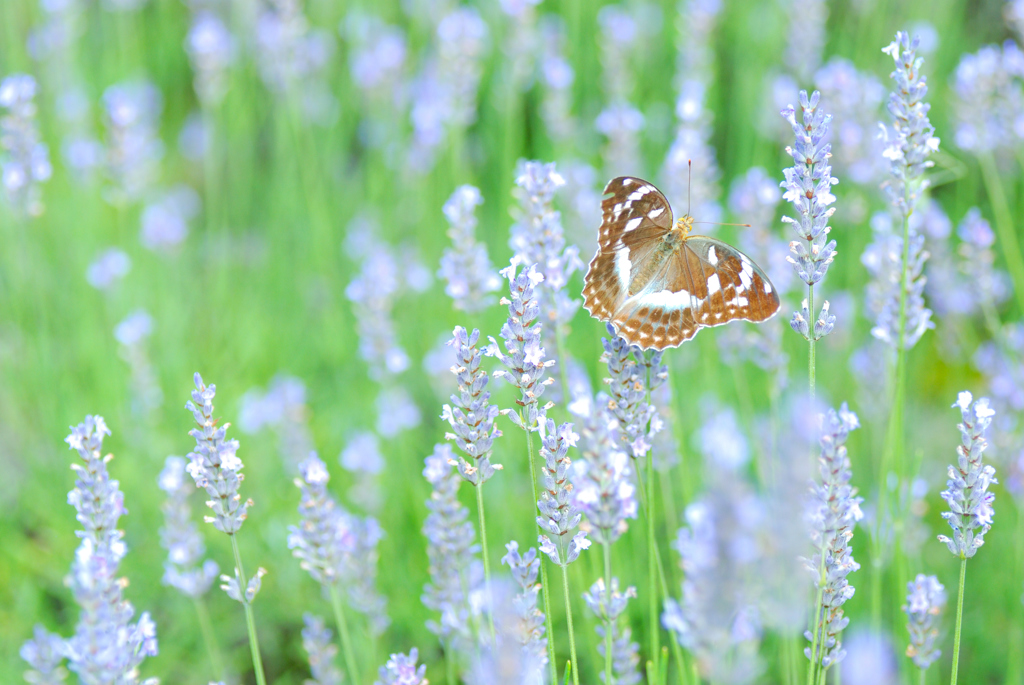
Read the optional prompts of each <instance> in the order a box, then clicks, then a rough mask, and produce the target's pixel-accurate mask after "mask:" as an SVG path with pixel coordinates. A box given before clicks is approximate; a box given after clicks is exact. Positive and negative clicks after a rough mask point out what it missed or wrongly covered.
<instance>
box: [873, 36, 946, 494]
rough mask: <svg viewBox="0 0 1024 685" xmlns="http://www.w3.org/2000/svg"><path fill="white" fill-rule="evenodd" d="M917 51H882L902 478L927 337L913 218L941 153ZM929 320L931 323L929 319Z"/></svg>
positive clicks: (889, 452)
mask: <svg viewBox="0 0 1024 685" xmlns="http://www.w3.org/2000/svg"><path fill="white" fill-rule="evenodd" d="M917 47H918V39H917V38H915V39H913V40H911V39H910V36H909V35H908V34H907V33H906V32H905V31H898V32H897V33H896V40H894V41H893V42H892V43H890V44H889V45H888V46H887V47H885V48H883V50H882V51H883V52H885V53H886V54H887V55H889V56H891V57H892V58H893V60H894V61H895V63H896V69H895V70H894V71H893V72H892V74H891V75H890V76H891V78H892V79H893V81H894V82H895V84H896V88H895V89H894V90H893V92H892V93H891V94H890V95H889V103H888V109H889V113H890V114H891V115H892V126H891V128H887V127H885V126H883V127H882V131H883V132H884V136H885V143H886V145H885V150H884V151H883V153H882V154H883V155H884V156H885V158H886V159H888V160H889V161H890V163H891V167H890V171H889V173H890V178H889V180H888V181H887V182H886V184H885V190H886V193H887V194H888V196H889V200H890V202H891V203H892V205H893V207H894V208H895V210H896V213H897V215H898V216H899V217H900V218H901V220H902V222H903V232H902V237H903V239H902V244H901V247H902V259H901V262H900V281H899V283H900V284H899V315H898V321H897V327H896V332H895V333H896V335H895V340H894V341H893V343H894V344H895V346H896V384H895V389H894V393H895V394H894V397H893V407H892V419H891V421H890V424H889V436H888V438H889V439H888V445H887V447H886V451H885V455H886V457H888V458H891V459H893V460H894V461H895V466H896V474H897V475H898V476H900V477H901V478H902V477H903V476H904V475H905V474H904V473H903V466H904V465H903V447H904V446H903V432H904V431H903V424H904V404H905V403H906V385H907V348H908V347H911V346H913V344H914V343H916V342H917V340H918V339H919V338H920V336H921V333H923V332H924V331H923V330H921V328H920V322H919V319H920V318H921V316H914V317H913V319H914V322H913V323H914V324H915V325H914V326H913V327H912V328H911V330H909V331H908V325H907V324H908V313H909V312H910V308H911V305H915V306H914V307H913V308H914V309H915V310H919V309H923V302H921V303H918V302H917V300H916V299H915V296H916V298H919V297H920V290H921V289H922V288H923V287H924V282H923V279H920V278H914V275H915V274H919V273H920V269H921V261H922V257H921V255H920V239H917V237H916V236H912V235H911V230H910V215H911V214H913V213H914V210H915V209H916V207H917V204H918V202H920V200H921V197H922V195H923V193H924V191H925V190H926V189H927V188H928V181H927V180H926V179H925V178H924V171H925V169H927V168H928V167H930V166H932V165H933V163H932V162H930V161H928V155H930V154H931V153H932V152H935V151H936V150H938V149H939V139H938V138H936V137H935V128H934V127H933V126H932V125H931V122H930V121H928V110H929V109H930V107H931V106H930V105H929V104H928V103H926V102H925V101H924V97H925V95H927V94H928V85H927V83H926V82H925V78H924V76H922V75H921V64H922V63H923V62H924V59H923V58H921V57H918V56H917ZM912 252H913V253H915V254H912ZM924 318H925V321H927V317H924ZM925 325H927V323H925ZM876 337H877V336H876ZM887 461H888V459H887ZM884 473H885V470H884V469H883V474H884Z"/></svg>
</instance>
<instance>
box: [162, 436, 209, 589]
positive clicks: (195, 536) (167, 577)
mask: <svg viewBox="0 0 1024 685" xmlns="http://www.w3.org/2000/svg"><path fill="white" fill-rule="evenodd" d="M185 464H186V462H185V460H184V459H182V458H181V457H173V456H172V457H167V460H166V461H165V462H164V468H163V470H162V471H161V472H160V478H159V479H158V481H157V483H158V484H159V486H160V489H161V490H163V491H164V492H165V493H167V500H166V501H165V502H164V504H163V506H162V507H161V508H162V509H163V512H164V526H163V528H161V529H160V544H161V545H162V546H163V547H164V549H166V550H167V561H165V562H164V577H163V583H164V585H170V586H171V587H173V588H175V589H176V590H178V591H179V592H181V593H182V594H184V595H185V596H187V597H191V598H193V599H194V598H197V597H201V596H203V595H205V594H206V593H207V591H208V590H209V589H210V587H211V586H212V585H213V581H214V580H216V578H217V574H218V573H219V572H220V569H219V567H218V566H217V562H215V561H214V560H213V559H206V560H205V561H203V562H202V566H199V565H198V564H199V562H200V560H201V559H202V558H203V554H205V553H206V546H205V545H204V544H203V536H202V535H200V533H199V529H198V528H197V526H196V525H195V523H193V522H192V516H191V512H190V508H189V504H188V498H189V495H190V494H192V493H193V492H195V490H196V487H195V483H193V482H191V480H187V479H186V475H187V474H186V473H185Z"/></svg>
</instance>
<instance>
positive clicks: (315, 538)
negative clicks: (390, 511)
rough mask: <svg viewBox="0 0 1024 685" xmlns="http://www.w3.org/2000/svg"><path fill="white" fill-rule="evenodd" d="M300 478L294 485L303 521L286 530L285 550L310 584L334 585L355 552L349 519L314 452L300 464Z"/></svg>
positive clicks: (354, 541)
mask: <svg viewBox="0 0 1024 685" xmlns="http://www.w3.org/2000/svg"><path fill="white" fill-rule="evenodd" d="M299 474H300V476H301V477H299V478H296V479H295V485H296V487H298V488H299V489H300V490H302V501H301V502H300V503H299V514H300V515H301V517H302V521H301V523H300V524H299V525H298V526H289V527H288V549H290V550H292V555H293V556H295V558H296V559H298V560H299V562H300V566H301V567H302V569H303V570H304V571H307V572H308V573H309V575H311V576H312V577H313V580H315V581H316V582H318V583H320V584H321V585H324V586H328V585H333V584H334V583H337V582H338V581H339V580H341V577H342V574H343V572H344V565H345V562H346V560H347V558H348V557H349V556H351V555H352V554H353V553H354V552H355V547H356V539H355V533H354V532H353V530H352V526H351V522H350V521H349V516H348V515H347V514H346V512H345V511H344V510H342V509H341V508H340V507H338V504H337V502H335V501H334V498H333V497H332V496H331V494H330V493H329V492H328V491H327V483H328V481H329V480H330V479H331V476H330V474H329V473H328V472H327V465H326V464H324V462H323V461H322V460H321V459H320V458H319V457H318V456H317V454H316V452H312V453H310V455H309V457H307V458H306V459H305V460H304V461H303V462H302V463H301V464H299Z"/></svg>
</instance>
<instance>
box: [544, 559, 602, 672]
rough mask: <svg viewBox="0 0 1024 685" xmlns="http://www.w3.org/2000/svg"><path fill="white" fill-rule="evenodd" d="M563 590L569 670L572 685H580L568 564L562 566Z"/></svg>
mask: <svg viewBox="0 0 1024 685" xmlns="http://www.w3.org/2000/svg"><path fill="white" fill-rule="evenodd" d="M562 590H563V592H564V593H565V618H566V620H567V621H568V622H569V657H570V662H569V663H570V664H571V666H570V667H569V668H571V669H572V685H580V676H579V673H578V671H579V667H578V664H579V663H580V662H579V660H578V659H577V658H576V635H575V633H574V632H573V629H572V603H571V602H570V601H569V569H568V564H562ZM549 642H550V640H549ZM609 682H610V681H609Z"/></svg>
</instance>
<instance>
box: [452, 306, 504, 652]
mask: <svg viewBox="0 0 1024 685" xmlns="http://www.w3.org/2000/svg"><path fill="white" fill-rule="evenodd" d="M452 336H453V337H452V339H451V340H450V341H449V342H448V344H449V345H451V346H452V347H454V348H455V358H456V362H457V363H456V365H455V366H453V367H452V373H453V374H455V377H456V378H458V381H459V392H458V394H453V395H452V396H451V400H452V403H451V405H447V404H446V405H444V409H443V411H442V412H441V418H442V419H444V420H446V421H447V422H448V424H449V425H450V426H451V427H452V430H453V431H454V432H452V433H448V434H446V435H445V437H446V438H447V439H449V440H454V441H455V444H456V445H457V446H458V448H459V450H461V451H462V452H463V453H464V454H465V455H466V457H469V458H470V459H471V460H472V461H473V463H470V462H469V461H467V460H466V458H465V457H462V456H460V457H459V460H458V468H459V474H460V475H461V476H462V477H463V478H465V479H466V480H467V481H469V483H470V484H472V485H473V487H474V488H475V490H476V510H477V516H478V518H479V519H480V543H481V545H482V546H483V549H482V551H481V554H482V556H483V560H484V582H485V583H486V584H487V586H488V587H490V583H491V566H490V562H489V561H488V554H487V523H486V520H485V517H484V488H483V485H484V483H485V482H487V481H488V480H489V479H490V478H491V477H492V476H493V475H494V474H495V472H496V471H498V470H500V469H501V465H500V464H499V465H492V464H491V458H490V457H491V450H492V449H493V448H494V438H496V437H499V436H500V435H501V431H500V430H498V427H497V426H495V425H494V420H495V419H496V418H498V407H496V406H494V405H492V404H490V402H489V400H490V398H491V393H489V392H487V390H486V388H487V382H488V381H489V380H490V377H489V376H488V375H487V372H486V371H484V370H483V369H481V368H480V361H481V359H483V356H484V352H483V350H481V349H480V348H479V347H477V343H478V342H479V341H480V331H478V330H476V329H473V332H472V333H467V332H466V329H465V328H463V327H462V326H456V327H455V330H454V331H453V333H452ZM488 620H489V622H490V629H491V641H492V642H493V641H494V637H495V636H494V617H493V612H489V613H488Z"/></svg>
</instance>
